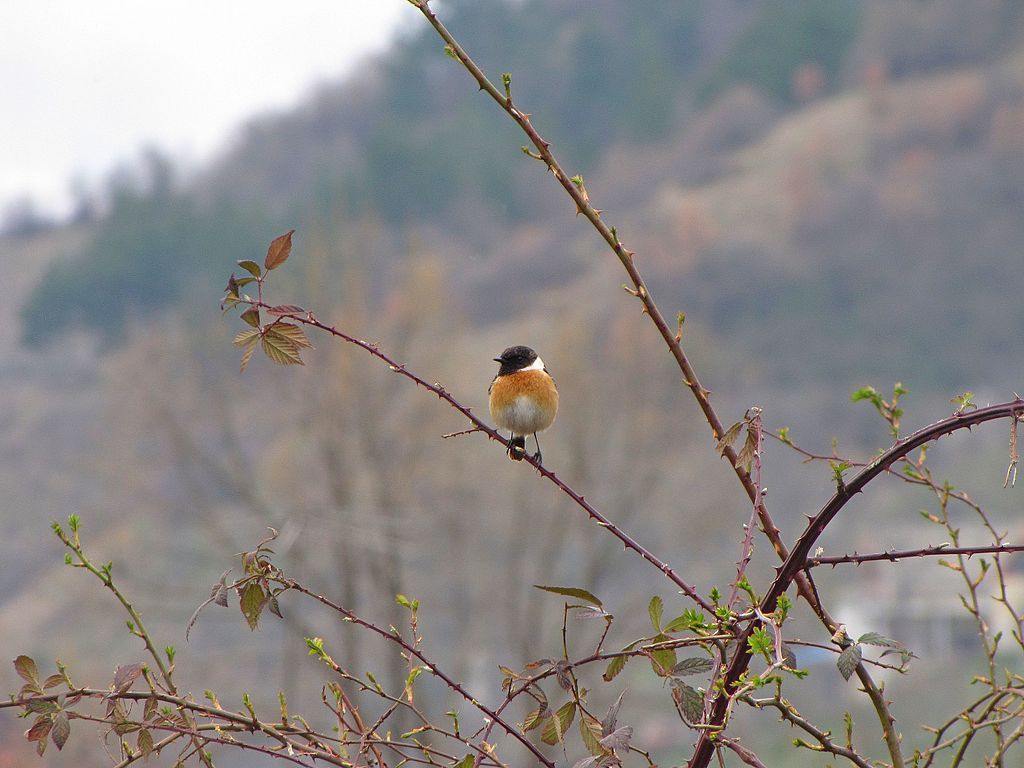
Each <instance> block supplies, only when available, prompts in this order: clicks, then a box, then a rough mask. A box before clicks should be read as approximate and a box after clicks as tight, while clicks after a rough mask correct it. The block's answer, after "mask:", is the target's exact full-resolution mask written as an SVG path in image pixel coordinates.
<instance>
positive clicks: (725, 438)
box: [716, 421, 743, 456]
mask: <svg viewBox="0 0 1024 768" xmlns="http://www.w3.org/2000/svg"><path fill="white" fill-rule="evenodd" d="M741 429H743V422H742V421H737V422H736V423H735V424H733V425H732V426H731V427H729V428H728V429H727V430H725V434H724V435H722V439H721V440H719V441H718V445H717V446H716V448H717V450H718V455H719V456H724V455H725V450H726V449H727V448H728V447H729V446H731V445H732V444H733V443H735V442H736V438H737V437H739V436H740V430H741Z"/></svg>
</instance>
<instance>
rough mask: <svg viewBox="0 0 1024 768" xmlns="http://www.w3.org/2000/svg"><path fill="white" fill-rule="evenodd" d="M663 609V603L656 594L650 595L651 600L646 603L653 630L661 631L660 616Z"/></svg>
mask: <svg viewBox="0 0 1024 768" xmlns="http://www.w3.org/2000/svg"><path fill="white" fill-rule="evenodd" d="M664 610H665V604H664V602H662V599H661V598H660V597H658V596H657V595H655V596H654V597H652V598H651V602H649V603H648V604H647V615H648V616H650V617H651V626H653V627H654V631H655V632H661V617H662V613H663V611H664Z"/></svg>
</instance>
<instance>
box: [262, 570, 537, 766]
mask: <svg viewBox="0 0 1024 768" xmlns="http://www.w3.org/2000/svg"><path fill="white" fill-rule="evenodd" d="M276 579H277V581H279V582H280V583H281V584H282V585H284V586H286V587H287V588H288V589H291V590H293V591H295V592H298V593H300V594H303V595H306V596H307V597H311V598H313V599H314V600H316V601H317V602H319V603H322V604H323V605H325V606H327V607H328V608H330V609H332V610H334V611H336V612H337V613H339V614H341V615H342V616H343V617H344V618H345V620H346V621H350V622H352V623H353V624H358V625H359V626H361V627H363V628H364V629H368V630H370V631H371V632H374V633H375V634H377V635H379V636H381V637H383V638H385V639H386V640H388V641H390V642H392V643H394V644H396V645H398V646H400V647H401V648H402V649H403V650H404V651H405V653H408V654H410V655H411V656H415V657H416V658H417V659H419V660H420V661H421V662H422V663H423V665H424V666H425V667H426V669H427V671H428V672H430V673H431V674H432V675H434V676H435V677H437V678H438V679H439V680H441V681H442V682H443V683H444V684H445V685H447V686H448V688H450V689H451V690H452V691H453V692H454V693H457V694H458V695H459V696H461V697H462V698H464V699H465V700H466V701H468V702H469V703H470V704H472V705H473V706H474V707H476V708H477V709H478V710H480V712H481V713H482V714H483V715H485V716H486V717H488V718H490V719H491V720H493V721H495V722H497V724H498V725H500V726H501V727H502V729H503V730H504V731H505V733H507V734H508V735H509V736H511V737H512V738H514V739H515V740H516V741H518V742H519V743H520V744H522V745H523V746H524V747H526V748H527V749H528V750H529V751H530V752H532V753H533V756H534V757H536V758H537V760H539V761H540V762H541V763H542V764H543V765H545V766H547V768H555V764H554V763H553V762H552V761H550V760H548V759H547V758H546V757H545V756H544V754H543V753H542V752H541V751H540V750H539V749H538V748H537V747H536V746H535V745H534V744H533V742H531V741H530V740H529V739H528V738H526V736H524V735H523V734H522V733H521V732H520V730H519V729H518V728H516V727H515V726H513V725H511V724H510V723H508V722H507V721H505V720H503V719H502V718H501V716H500V715H499V714H498V713H497V712H495V711H494V710H492V709H491V708H490V707H488V706H487V705H486V704H483V703H482V702H480V701H478V700H477V699H476V698H475V697H474V696H473V695H471V694H470V693H469V692H468V691H467V690H466V689H465V688H464V687H463V686H462V685H461V684H460V683H457V682H455V680H453V679H452V678H450V677H449V676H448V675H447V674H446V673H445V672H444V671H443V670H441V669H439V668H438V667H437V666H435V664H434V662H433V661H431V660H430V659H429V658H427V657H426V656H425V655H424V654H423V652H422V651H421V650H419V649H418V648H416V647H415V646H413V645H412V644H410V643H408V642H406V641H405V639H403V638H402V637H401V636H400V635H398V634H397V633H394V632H389V631H387V630H385V629H382V628H381V627H378V626H377V625H376V624H373V623H372V622H369V621H367V620H366V619H363V618H360V617H359V616H357V615H356V614H354V613H353V612H352V611H350V610H348V609H347V608H344V607H343V606H341V605H339V604H338V603H335V602H334V601H333V600H331V599H330V598H328V597H324V596H323V595H318V594H316V593H315V592H313V591H312V590H310V589H308V588H306V587H304V586H302V585H301V584H299V583H298V582H296V581H293V580H292V579H289V578H286V577H283V576H278V577H276Z"/></svg>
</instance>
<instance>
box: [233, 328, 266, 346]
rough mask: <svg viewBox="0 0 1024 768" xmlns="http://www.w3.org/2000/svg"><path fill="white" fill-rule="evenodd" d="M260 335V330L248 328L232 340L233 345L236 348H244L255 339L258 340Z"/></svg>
mask: <svg viewBox="0 0 1024 768" xmlns="http://www.w3.org/2000/svg"><path fill="white" fill-rule="evenodd" d="M259 335H260V332H259V330H257V329H254V328H246V329H245V330H244V331H239V332H238V334H237V335H236V336H235V338H233V339H232V340H231V343H232V344H234V345H235V346H236V347H244V346H245V345H246V344H248V343H249V342H251V341H253V340H254V339H258V338H259Z"/></svg>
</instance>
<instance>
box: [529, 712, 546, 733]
mask: <svg viewBox="0 0 1024 768" xmlns="http://www.w3.org/2000/svg"><path fill="white" fill-rule="evenodd" d="M548 714H549V713H548V709H547V707H537V709H535V710H533V711H532V712H530V713H528V714H527V715H526V718H525V719H524V720H523V733H527V732H529V731H532V730H533V729H534V728H536V727H537V726H539V725H540V724H541V723H543V722H544V719H545V718H546V717H547V716H548Z"/></svg>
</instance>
